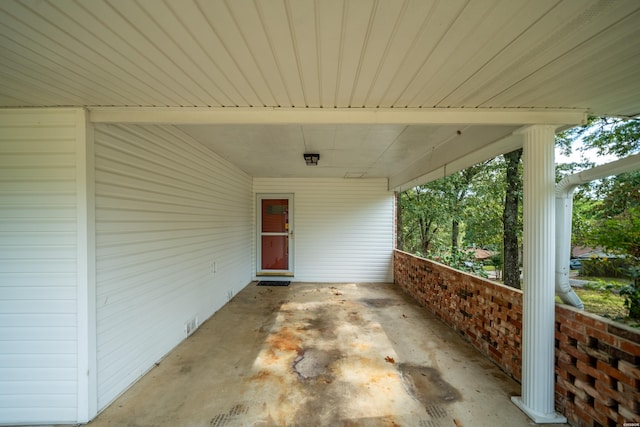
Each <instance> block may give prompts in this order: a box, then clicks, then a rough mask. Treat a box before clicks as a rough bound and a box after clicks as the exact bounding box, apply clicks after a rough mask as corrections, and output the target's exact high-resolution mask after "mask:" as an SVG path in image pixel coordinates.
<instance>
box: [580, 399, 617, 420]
mask: <svg viewBox="0 0 640 427" xmlns="http://www.w3.org/2000/svg"><path fill="white" fill-rule="evenodd" d="M575 404H576V408H579V409H581V410H582V411H583V412H584V413H585V414H586V415H587V417H588V418H591V419H593V420H595V421H597V422H599V423H600V424H602V425H608V424H609V423H608V420H607V417H606V416H605V415H604V414H602V413H600V412H598V411H596V410H595V408H593V407H591V406H589V405H587V404H586V403H585V402H584V401H582V400H578V399H576V402H575ZM588 418H586V419H588Z"/></svg>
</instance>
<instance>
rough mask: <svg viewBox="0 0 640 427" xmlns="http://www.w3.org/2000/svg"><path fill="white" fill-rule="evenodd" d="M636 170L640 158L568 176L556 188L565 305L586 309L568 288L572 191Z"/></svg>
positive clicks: (559, 287) (560, 290) (559, 278)
mask: <svg viewBox="0 0 640 427" xmlns="http://www.w3.org/2000/svg"><path fill="white" fill-rule="evenodd" d="M636 169H640V154H634V155H632V156H628V157H625V158H624V159H620V160H616V161H614V162H611V163H606V164H604V165H600V166H596V167H594V168H591V169H587V170H585V171H582V172H579V173H576V174H573V175H569V176H566V177H564V178H563V179H562V181H560V182H559V183H558V184H557V185H556V293H557V294H558V296H559V297H560V299H561V300H562V302H564V303H565V304H569V305H572V306H574V307H577V308H579V309H581V310H583V309H584V304H583V303H582V300H580V297H579V296H578V295H576V293H575V292H574V291H573V289H572V288H571V285H570V284H569V260H570V256H571V216H572V211H573V191H574V190H575V189H576V187H577V186H578V185H581V184H586V183H589V182H591V181H594V180H596V179H601V178H605V177H607V176H611V175H619V174H621V173H625V172H630V171H633V170H636Z"/></svg>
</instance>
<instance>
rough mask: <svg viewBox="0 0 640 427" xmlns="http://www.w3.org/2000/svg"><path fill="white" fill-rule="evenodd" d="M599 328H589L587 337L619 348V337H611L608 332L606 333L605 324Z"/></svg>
mask: <svg viewBox="0 0 640 427" xmlns="http://www.w3.org/2000/svg"><path fill="white" fill-rule="evenodd" d="M599 326H600V327H599V328H592V327H587V335H589V336H590V337H594V338H596V339H597V340H598V341H602V342H603V343H606V344H609V345H612V346H614V347H619V346H620V339H619V338H618V337H617V336H615V335H611V334H609V333H608V332H607V331H605V330H604V329H605V326H604V324H602V323H601V324H600V325H599Z"/></svg>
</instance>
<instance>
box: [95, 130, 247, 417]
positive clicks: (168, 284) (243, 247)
mask: <svg viewBox="0 0 640 427" xmlns="http://www.w3.org/2000/svg"><path fill="white" fill-rule="evenodd" d="M95 140H96V148H95V150H96V240H97V243H96V245H97V249H96V252H97V305H98V307H97V329H98V336H97V341H98V407H99V408H103V407H105V406H106V405H107V404H109V403H110V402H111V401H112V400H113V399H114V398H115V397H117V396H118V395H119V394H120V393H122V392H123V391H124V390H125V389H126V388H127V387H128V386H129V385H131V384H132V383H133V382H134V381H136V380H137V379H138V378H139V377H140V376H141V375H143V374H144V373H145V372H146V371H148V370H149V369H150V368H151V367H153V365H154V363H155V362H157V361H158V360H160V359H161V358H162V357H163V356H164V355H166V354H167V352H169V351H170V350H171V349H172V348H173V347H175V346H176V345H177V344H178V343H179V342H180V341H181V340H183V339H184V338H185V336H186V333H185V324H186V323H187V322H190V321H192V320H194V319H197V321H198V324H200V323H202V322H203V321H204V320H206V319H207V318H208V317H209V316H211V314H213V313H214V312H215V311H216V310H217V309H219V308H220V307H221V306H222V305H224V304H225V303H226V302H227V301H228V300H229V299H230V298H231V297H232V296H233V295H235V294H236V293H237V292H238V291H239V290H240V289H242V288H243V287H244V286H246V285H247V283H248V282H249V281H250V280H251V253H252V252H251V251H252V246H251V242H252V232H253V227H252V224H253V217H252V213H253V207H252V203H253V198H252V192H251V185H252V181H251V177H249V176H248V175H246V174H245V173H243V172H241V171H240V170H239V169H237V168H235V167H234V166H233V165H231V164H229V163H228V162H226V161H225V160H223V159H221V158H220V157H219V156H217V155H216V154H214V153H213V152H211V151H209V150H208V149H207V148H205V147H204V146H202V145H200V144H199V143H197V142H196V141H194V140H193V139H191V138H190V137H188V136H186V135H184V134H183V133H181V132H180V131H178V130H177V129H176V128H174V127H171V126H118V125H96V127H95ZM214 264H215V266H214Z"/></svg>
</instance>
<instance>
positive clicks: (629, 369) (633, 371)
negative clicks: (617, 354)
mask: <svg viewBox="0 0 640 427" xmlns="http://www.w3.org/2000/svg"><path fill="white" fill-rule="evenodd" d="M618 370H619V371H620V372H622V373H623V374H625V375H627V376H629V377H630V378H633V379H636V380H640V369H638V366H637V365H632V364H631V363H628V362H625V361H624V360H619V361H618Z"/></svg>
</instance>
